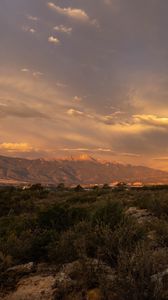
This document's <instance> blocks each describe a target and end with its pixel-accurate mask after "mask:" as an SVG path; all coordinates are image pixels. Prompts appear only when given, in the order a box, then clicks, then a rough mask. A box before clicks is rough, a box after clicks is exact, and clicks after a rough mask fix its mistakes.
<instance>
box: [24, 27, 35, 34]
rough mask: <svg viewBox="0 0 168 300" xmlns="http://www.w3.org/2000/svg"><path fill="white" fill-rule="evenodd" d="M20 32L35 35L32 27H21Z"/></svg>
mask: <svg viewBox="0 0 168 300" xmlns="http://www.w3.org/2000/svg"><path fill="white" fill-rule="evenodd" d="M22 30H23V31H24V32H29V33H32V34H34V33H36V29H34V28H32V27H29V26H23V27H22Z"/></svg>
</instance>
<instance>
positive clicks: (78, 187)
mask: <svg viewBox="0 0 168 300" xmlns="http://www.w3.org/2000/svg"><path fill="white" fill-rule="evenodd" d="M83 190H84V189H83V187H82V186H81V185H80V184H78V185H77V186H76V187H75V188H74V191H75V192H82V191H83Z"/></svg>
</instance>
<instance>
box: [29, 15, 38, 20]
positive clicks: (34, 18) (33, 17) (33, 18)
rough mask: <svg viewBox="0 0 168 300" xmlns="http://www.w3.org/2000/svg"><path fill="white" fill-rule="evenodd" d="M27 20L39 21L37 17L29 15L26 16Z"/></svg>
mask: <svg viewBox="0 0 168 300" xmlns="http://www.w3.org/2000/svg"><path fill="white" fill-rule="evenodd" d="M27 19H28V20H30V21H39V18H38V17H35V16H31V15H27Z"/></svg>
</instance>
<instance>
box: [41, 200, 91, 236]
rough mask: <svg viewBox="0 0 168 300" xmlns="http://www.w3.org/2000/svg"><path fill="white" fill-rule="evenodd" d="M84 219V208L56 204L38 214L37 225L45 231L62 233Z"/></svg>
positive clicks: (85, 211)
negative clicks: (52, 230)
mask: <svg viewBox="0 0 168 300" xmlns="http://www.w3.org/2000/svg"><path fill="white" fill-rule="evenodd" d="M86 217H87V210H86V209H84V208H81V207H78V208H77V207H76V208H75V207H68V206H63V205H59V204H58V205H57V204H56V205H54V206H51V207H49V208H47V209H45V210H42V211H40V212H39V215H38V223H39V226H40V227H42V228H45V229H50V228H54V229H55V230H56V231H64V230H66V229H68V227H70V226H73V225H74V224H75V223H77V222H79V221H82V220H83V219H85V218H86Z"/></svg>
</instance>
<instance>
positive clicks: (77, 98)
mask: <svg viewBox="0 0 168 300" xmlns="http://www.w3.org/2000/svg"><path fill="white" fill-rule="evenodd" d="M73 101H74V102H81V101H82V97H79V96H75V97H74V98H73Z"/></svg>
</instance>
